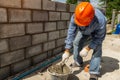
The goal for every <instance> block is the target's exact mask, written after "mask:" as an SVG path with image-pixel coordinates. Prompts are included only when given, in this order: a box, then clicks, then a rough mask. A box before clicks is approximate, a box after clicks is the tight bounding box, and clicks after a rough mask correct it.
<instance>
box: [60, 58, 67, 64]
mask: <svg viewBox="0 0 120 80" xmlns="http://www.w3.org/2000/svg"><path fill="white" fill-rule="evenodd" d="M68 59H69V58H66V59H64V60H62V62H61V64H62V65H64V64H65V63H66V62H67V61H68Z"/></svg>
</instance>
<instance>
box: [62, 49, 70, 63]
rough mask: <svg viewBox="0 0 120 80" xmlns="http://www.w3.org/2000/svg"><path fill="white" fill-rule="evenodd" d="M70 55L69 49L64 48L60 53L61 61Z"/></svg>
mask: <svg viewBox="0 0 120 80" xmlns="http://www.w3.org/2000/svg"><path fill="white" fill-rule="evenodd" d="M69 57H70V52H69V50H65V52H64V53H63V55H62V61H65V60H67V59H68V58H69Z"/></svg>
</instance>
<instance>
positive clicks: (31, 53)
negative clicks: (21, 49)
mask: <svg viewBox="0 0 120 80" xmlns="http://www.w3.org/2000/svg"><path fill="white" fill-rule="evenodd" d="M41 52H42V46H41V45H36V46H32V47H28V48H27V49H26V57H31V56H34V55H37V54H40V53H41Z"/></svg>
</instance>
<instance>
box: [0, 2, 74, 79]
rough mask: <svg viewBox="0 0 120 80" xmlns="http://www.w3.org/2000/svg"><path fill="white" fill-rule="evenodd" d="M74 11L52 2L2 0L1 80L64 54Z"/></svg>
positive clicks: (0, 24) (0, 37)
mask: <svg viewBox="0 0 120 80" xmlns="http://www.w3.org/2000/svg"><path fill="white" fill-rule="evenodd" d="M74 9H75V5H69V4H64V3H59V2H52V1H50V0H0V80H3V79H5V78H7V77H9V76H11V75H14V74H17V73H19V72H21V71H24V70H25V69H27V68H28V69H29V68H30V67H31V65H33V66H34V65H36V64H40V63H42V62H43V61H46V60H48V58H52V57H54V56H56V55H58V54H59V53H60V52H61V51H63V50H64V45H65V43H64V41H65V38H66V35H67V29H68V25H69V22H70V17H71V15H72V14H73V12H74Z"/></svg>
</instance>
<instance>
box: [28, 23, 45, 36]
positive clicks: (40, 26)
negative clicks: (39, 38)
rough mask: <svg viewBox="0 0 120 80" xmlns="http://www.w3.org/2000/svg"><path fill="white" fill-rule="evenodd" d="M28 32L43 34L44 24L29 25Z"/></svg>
mask: <svg viewBox="0 0 120 80" xmlns="http://www.w3.org/2000/svg"><path fill="white" fill-rule="evenodd" d="M26 32H27V33H29V34H34V33H41V32H43V24H42V23H29V24H27V26H26Z"/></svg>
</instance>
